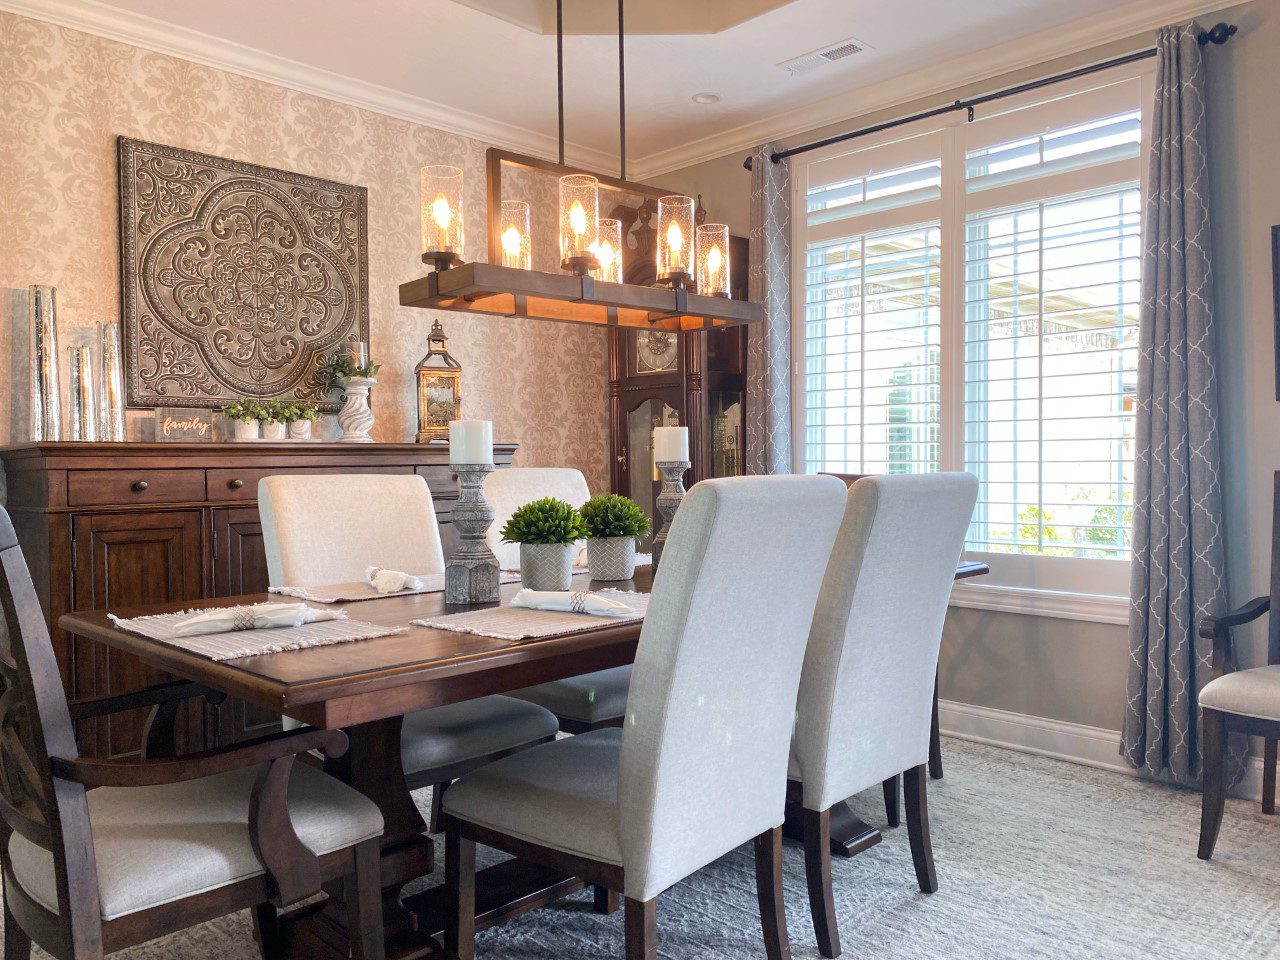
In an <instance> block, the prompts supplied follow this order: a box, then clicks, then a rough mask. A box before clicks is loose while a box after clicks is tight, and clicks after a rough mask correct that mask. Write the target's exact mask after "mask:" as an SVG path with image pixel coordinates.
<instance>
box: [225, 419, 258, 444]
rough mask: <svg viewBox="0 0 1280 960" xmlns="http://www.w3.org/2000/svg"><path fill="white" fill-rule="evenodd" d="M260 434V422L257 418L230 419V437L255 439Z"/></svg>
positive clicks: (234, 438)
mask: <svg viewBox="0 0 1280 960" xmlns="http://www.w3.org/2000/svg"><path fill="white" fill-rule="evenodd" d="M261 436H262V424H260V423H259V422H258V421H257V420H232V421H231V439H233V440H257V439H258V438H259V437H261Z"/></svg>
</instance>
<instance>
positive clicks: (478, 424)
mask: <svg viewBox="0 0 1280 960" xmlns="http://www.w3.org/2000/svg"><path fill="white" fill-rule="evenodd" d="M449 462H450V463H493V421H492V420H454V421H452V422H451V423H450V424H449Z"/></svg>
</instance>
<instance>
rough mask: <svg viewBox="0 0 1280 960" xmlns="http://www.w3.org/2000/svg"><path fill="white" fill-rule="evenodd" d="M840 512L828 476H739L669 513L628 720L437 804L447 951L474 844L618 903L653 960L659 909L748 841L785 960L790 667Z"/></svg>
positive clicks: (465, 927) (463, 911)
mask: <svg viewBox="0 0 1280 960" xmlns="http://www.w3.org/2000/svg"><path fill="white" fill-rule="evenodd" d="M843 504H844V485H843V484H842V483H841V482H840V481H839V480H836V479H835V478H834V477H796V476H784V477H733V478H727V479H721V480H706V481H704V482H702V483H699V484H697V485H695V486H694V487H693V489H692V490H690V491H689V494H688V495H687V496H686V497H685V499H684V502H683V504H681V507H680V509H679V511H678V512H677V514H676V518H675V522H674V524H673V525H672V528H671V533H670V537H669V539H668V540H667V546H666V551H665V553H664V554H663V559H662V566H661V568H660V569H659V571H658V574H657V579H656V582H655V583H654V586H653V594H652V598H651V600H650V603H649V611H648V615H647V616H646V617H645V622H644V628H643V630H642V633H641V636H640V644H639V648H638V649H637V651H636V660H635V670H634V673H633V675H632V681H631V692H630V696H629V697H628V699H627V710H626V722H625V723H624V725H623V727H622V729H621V730H617V729H603V730H594V731H592V732H590V733H584V734H581V735H580V736H576V737H567V738H565V739H561V740H556V741H554V742H552V743H548V744H544V745H543V746H540V747H534V748H532V749H530V750H526V751H524V752H522V753H520V754H517V755H515V756H512V757H507V758H505V759H503V760H499V761H497V762H496V763H493V764H490V765H489V766H487V767H484V768H483V769H480V770H477V771H476V772H475V773H472V774H468V775H467V776H465V777H462V778H461V779H460V780H458V782H457V783H455V784H454V785H453V786H452V787H451V788H450V789H449V792H448V793H447V794H445V798H444V810H445V816H444V825H445V835H446V877H447V883H448V885H449V889H448V891H447V897H448V899H449V902H450V904H451V913H450V916H451V918H452V919H451V921H450V922H449V925H448V927H447V928H446V934H445V935H446V941H447V944H446V945H447V947H448V948H449V949H451V950H456V952H457V955H458V957H459V958H461V960H468V958H470V957H471V956H472V954H473V945H474V934H475V929H474V917H475V904H474V898H475V844H476V843H477V842H480V843H483V844H485V845H487V846H491V847H496V848H498V849H500V850H506V851H508V852H511V853H518V854H519V855H520V856H522V857H527V858H531V859H535V860H540V861H542V862H545V863H549V864H551V865H553V866H555V867H557V868H558V869H564V870H567V871H568V872H569V873H571V874H573V875H575V876H580V877H583V878H584V879H586V880H587V881H589V882H591V883H593V884H597V885H601V886H605V887H608V888H609V889H610V890H614V891H619V892H621V893H623V894H624V895H625V897H626V922H625V927H626V941H627V953H626V955H627V957H628V960H632V958H636V960H638V958H650V957H653V956H655V955H656V953H655V949H656V948H655V946H654V939H655V919H654V917H655V913H654V902H655V899H656V898H657V897H658V895H659V894H661V893H662V892H663V891H664V890H666V889H667V888H669V887H670V886H672V885H673V884H675V883H677V882H679V881H680V880H682V879H684V878H685V877H687V876H689V875H690V874H691V873H694V872H695V871H697V870H699V869H701V868H702V867H704V866H706V865H707V864H709V863H711V862H712V861H714V860H716V859H718V858H719V857H721V856H723V855H725V854H726V853H728V852H729V851H731V850H733V849H734V848H736V847H738V846H739V845H741V844H742V843H745V842H746V841H748V840H753V839H754V841H755V851H756V882H757V893H758V895H759V900H760V907H761V921H762V925H763V927H764V935H765V942H766V946H767V950H768V955H769V957H770V958H772V960H778V958H782V957H787V956H789V950H788V946H787V934H786V917H785V913H784V911H783V905H782V877H781V872H780V870H781V837H782V834H781V825H782V822H783V812H784V811H783V808H784V801H785V794H786V789H785V788H786V771H787V755H788V750H789V747H790V741H791V731H792V726H793V719H794V715H795V704H796V694H797V689H798V684H799V679H800V666H801V662H802V660H803V658H804V649H805V643H806V640H807V638H808V634H809V623H810V620H811V618H812V616H813V608H814V603H815V601H816V599H817V593H818V586H819V583H820V582H821V579H822V571H823V569H824V568H825V566H826V562H827V557H828V554H829V553H830V550H831V544H832V541H833V539H834V537H835V532H836V528H837V526H838V525H839V522H840V515H841V511H842V509H843Z"/></svg>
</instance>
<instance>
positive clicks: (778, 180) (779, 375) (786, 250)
mask: <svg viewBox="0 0 1280 960" xmlns="http://www.w3.org/2000/svg"><path fill="white" fill-rule="evenodd" d="M777 149H780V147H779V146H778V145H777V144H772V143H765V144H761V145H760V146H758V147H756V149H755V151H754V152H753V153H752V154H751V270H750V273H749V289H748V297H749V298H750V299H751V300H754V301H757V302H760V303H763V304H764V323H762V324H760V325H758V326H752V327H749V328H748V330H747V463H746V467H747V473H791V162H790V161H789V160H783V161H782V162H780V163H774V162H773V161H772V160H770V159H769V155H770V154H771V153H773V151H774V150H777Z"/></svg>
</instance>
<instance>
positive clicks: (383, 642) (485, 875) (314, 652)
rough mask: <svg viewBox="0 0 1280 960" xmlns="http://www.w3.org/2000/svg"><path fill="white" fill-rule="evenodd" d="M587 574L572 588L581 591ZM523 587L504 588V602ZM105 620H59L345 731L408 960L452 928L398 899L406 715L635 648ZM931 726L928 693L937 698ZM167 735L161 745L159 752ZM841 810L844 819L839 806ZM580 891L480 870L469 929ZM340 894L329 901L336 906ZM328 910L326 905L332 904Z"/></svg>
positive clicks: (389, 603) (410, 855)
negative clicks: (222, 637)
mask: <svg viewBox="0 0 1280 960" xmlns="http://www.w3.org/2000/svg"><path fill="white" fill-rule="evenodd" d="M985 572H986V567H985V565H983V564H964V565H961V567H959V568H957V571H956V577H957V579H961V578H963V577H968V576H978V575H981V574H982V573H985ZM587 583H588V581H587V580H586V577H585V576H579V577H578V578H575V588H576V589H581V588H582V587H585V586H587ZM651 585H652V574H651V571H650V570H649V568H647V567H642V568H639V569H638V570H637V571H636V575H635V578H634V580H632V581H629V582H627V583H622V584H618V583H612V584H594V583H593V584H591V586H592V587H594V588H600V587H605V586H613V587H621V588H623V589H632V590H640V591H648V590H649V589H650V587H651ZM518 589H519V584H507V585H505V586H503V587H502V596H501V600H500V603H507V602H509V601H510V599H511V597H512V596H514V595H515V592H516V591H517V590H518ZM270 599H280V598H279V596H278V595H267V594H257V595H249V596H241V597H226V598H221V599H217V600H210V601H208V602H207V606H211V607H217V606H238V605H242V604H251V603H261V602H263V601H266V600H270ZM188 605H189V604H183V603H170V604H157V605H154V606H148V607H146V608H137V609H117V610H112V611H110V612H111V613H113V614H115V615H117V616H121V617H136V616H145V615H150V614H158V613H170V612H175V611H178V610H182V609H183V608H184V607H186V606H188ZM344 606H345V607H346V609H347V612H348V615H349V616H350V617H351V618H352V619H353V620H362V621H367V622H371V623H376V624H382V625H395V626H407V625H409V622H410V621H411V620H414V619H420V618H425V617H432V616H439V615H441V614H444V613H454V612H460V611H462V610H467V609H473V608H472V607H464V606H452V605H446V604H445V602H444V596H443V594H441V593H424V594H417V595H412V596H403V597H392V598H386V599H377V600H365V601H360V602H353V603H347V604H344ZM107 614H108V612H107V611H105V610H95V611H89V612H81V613H71V614H67V615H64V616H63V617H61V618H60V620H59V625H60V626H61V627H62V628H63V629H64V630H66V631H67V632H68V633H70V634H73V635H75V636H77V637H84V638H87V639H90V640H94V641H97V642H100V643H103V644H106V645H108V646H110V647H114V648H116V649H119V650H123V651H126V652H128V653H131V654H133V655H134V656H136V657H138V658H139V659H141V660H142V661H143V662H144V663H146V664H148V665H149V666H152V667H156V668H159V669H161V670H164V671H167V672H168V673H171V674H173V675H175V676H176V677H179V678H181V679H183V680H186V681H190V682H192V683H195V684H198V685H199V686H200V687H203V688H208V689H210V690H212V691H216V692H217V693H219V694H226V695H229V696H232V697H238V698H240V699H242V700H245V701H247V702H249V703H251V704H254V705H256V706H259V707H262V708H265V709H267V710H270V711H274V712H275V713H278V714H281V715H284V716H288V717H292V718H293V719H295V720H299V721H301V722H303V723H307V724H310V725H312V726H315V727H320V728H323V729H342V730H345V731H346V732H347V736H348V738H349V740H350V747H349V749H348V751H347V753H346V754H345V755H343V756H342V757H339V758H336V759H332V760H329V761H326V770H327V771H328V772H330V773H332V774H333V775H334V776H336V777H338V778H339V779H341V780H343V781H344V782H346V783H349V784H351V785H352V786H353V787H355V788H356V789H358V790H360V791H361V792H362V793H363V794H365V795H366V796H368V797H369V798H370V799H372V800H373V801H374V802H375V803H376V804H377V805H378V807H379V808H380V809H381V810H382V815H383V818H384V820H385V823H386V832H385V834H384V836H383V840H382V854H383V870H382V874H383V887H384V893H385V896H384V923H385V925H386V928H387V956H388V958H396V960H409V958H414V957H421V956H433V955H436V954H438V953H439V952H440V947H439V940H438V937H439V935H440V934H441V933H442V931H443V929H444V924H445V918H446V909H445V904H444V900H443V891H442V888H440V887H436V888H433V889H430V890H427V891H423V892H418V893H414V894H411V895H409V896H405V897H401V895H400V894H401V891H402V889H403V887H404V886H405V885H406V884H407V883H409V882H410V881H412V880H414V879H416V878H417V877H420V876H423V875H425V874H427V873H430V872H431V871H432V869H433V867H434V849H433V844H432V840H431V838H430V837H429V836H428V835H427V832H426V823H425V821H424V820H423V817H422V815H421V813H420V812H419V810H418V807H417V805H416V804H415V803H414V800H413V797H412V795H411V794H410V792H409V790H408V788H407V786H406V785H405V779H404V770H403V767H402V766H401V761H400V731H401V726H402V721H403V718H404V715H405V714H406V713H409V712H411V711H414V710H419V709H422V708H425V707H435V706H442V705H444V704H448V703H456V702H458V701H462V700H469V699H474V698H476V697H482V696H487V695H490V694H496V693H507V692H510V691H512V690H518V689H521V688H523V687H527V686H531V685H533V684H537V683H545V682H547V681H550V680H557V679H563V678H566V677H573V676H578V675H580V674H584V673H590V672H592V671H596V670H604V669H607V668H609V667H616V666H622V665H624V664H628V663H631V662H632V661H633V660H634V658H635V651H636V644H637V641H638V640H639V637H640V629H641V624H640V622H639V621H632V622H629V623H620V624H619V623H610V622H608V621H602V622H601V624H600V625H599V626H598V627H595V628H593V629H591V630H586V631H583V632H580V633H574V634H567V635H562V636H557V637H551V638H546V639H540V640H523V641H509V640H498V639H494V638H491V637H484V636H478V635H475V634H467V633H458V632H454V631H447V630H440V629H433V628H424V627H410V628H409V630H408V631H407V632H405V633H401V634H395V635H392V636H388V637H382V638H378V639H373V640H361V641H357V642H354V643H343V644H336V645H332V646H325V647H316V648H312V649H306V650H296V651H290V652H286V653H277V654H266V655H261V656H254V657H247V658H243V659H239V660H232V661H224V662H215V661H212V660H209V659H206V658H204V657H202V656H199V655H197V654H194V653H190V652H187V651H185V650H182V649H179V648H177V647H174V646H170V645H168V644H165V643H162V642H160V641H158V640H152V639H149V638H147V637H143V636H141V635H139V634H136V633H130V632H129V631H127V630H122V629H120V628H118V627H117V626H116V625H115V624H114V623H113V622H112V621H111V620H110V619H109V617H108V615H107ZM935 716H936V691H935ZM164 741H165V738H164V737H163V736H161V737H160V738H158V742H161V743H163V742H164ZM846 809H847V808H846ZM839 826H840V830H839V833H838V834H837V829H836V827H837V823H836V821H835V820H833V844H834V843H835V842H837V836H839V842H841V843H842V849H841V852H843V853H844V854H845V855H851V854H853V853H856V852H859V851H860V850H863V849H866V848H867V847H869V846H871V845H872V844H874V843H876V842H878V841H879V839H880V834H879V831H878V830H877V829H876V828H874V827H872V826H870V825H869V824H866V823H865V822H863V821H861V820H858V819H857V818H856V817H853V815H852V814H851V813H850V814H849V815H848V817H846V818H845V819H844V820H843V821H840V824H839ZM584 886H585V884H584V883H583V881H582V880H580V879H578V878H576V877H571V876H566V875H564V874H561V873H558V872H556V871H554V870H551V869H549V868H546V867H542V866H540V865H537V864H533V863H531V862H528V861H524V860H519V859H514V860H507V861H504V862H502V863H500V864H498V865H496V866H492V867H488V868H486V869H485V870H483V871H481V872H480V874H478V876H477V892H476V926H477V929H483V928H485V927H488V926H491V925H492V924H494V923H497V922H500V921H501V920H504V919H507V918H510V917H513V916H517V915H519V914H521V913H524V912H526V911H528V910H531V909H534V908H536V907H539V906H543V905H545V904H547V903H550V902H553V901H555V900H557V899H560V898H563V897H565V896H568V895H569V894H571V893H574V892H576V891H578V890H581V889H583V887H584ZM337 895H338V893H337V892H336V891H334V892H331V899H336V897H337ZM330 906H332V904H330ZM344 917H345V913H344V911H342V910H339V909H330V908H326V907H325V905H323V904H313V905H308V906H307V907H305V908H300V909H298V910H295V911H292V912H291V913H290V914H288V915H287V916H286V933H285V936H284V942H285V944H286V949H287V953H288V955H289V956H290V957H299V958H301V957H307V958H328V957H332V958H335V960H336V958H338V957H346V956H347V943H346V933H345V930H343V929H342V924H343V922H344Z"/></svg>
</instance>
